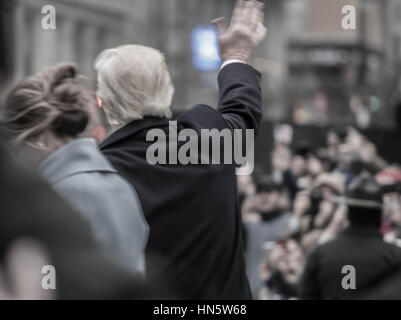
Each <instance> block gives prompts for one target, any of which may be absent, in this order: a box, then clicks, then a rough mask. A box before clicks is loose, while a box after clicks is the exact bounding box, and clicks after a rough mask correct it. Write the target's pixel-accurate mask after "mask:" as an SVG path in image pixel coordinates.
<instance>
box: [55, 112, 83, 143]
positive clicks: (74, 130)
mask: <svg viewBox="0 0 401 320" xmlns="http://www.w3.org/2000/svg"><path fill="white" fill-rule="evenodd" d="M88 122H89V116H88V114H87V112H85V111H84V110H82V109H77V108H74V109H66V110H63V111H62V112H61V113H60V114H59V115H58V116H57V117H56V118H55V119H54V121H53V122H52V125H51V130H52V131H53V132H54V133H55V134H56V135H57V136H59V137H76V136H78V135H79V134H81V133H82V132H84V131H85V129H86V126H87V125H88Z"/></svg>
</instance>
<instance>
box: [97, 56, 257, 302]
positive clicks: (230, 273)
mask: <svg viewBox="0 0 401 320" xmlns="http://www.w3.org/2000/svg"><path fill="white" fill-rule="evenodd" d="M218 79H219V87H220V101H219V107H218V110H215V109H213V108H211V107H209V106H206V105H197V106H195V107H193V108H192V109H190V110H189V111H187V112H185V113H183V114H182V115H181V116H180V117H179V118H178V119H177V127H178V132H180V130H182V129H186V128H192V129H194V130H196V132H198V133H199V132H200V130H201V129H217V130H219V131H221V130H223V129H230V130H233V129H255V130H257V129H258V126H259V122H260V120H261V116H262V112H261V88H260V74H259V73H258V72H257V71H255V70H254V69H253V68H252V67H250V66H249V65H246V64H242V63H232V64H229V65H227V66H225V67H224V68H223V69H222V70H221V71H220V74H219V78H218ZM154 128H158V129H161V130H163V132H164V133H165V135H166V137H169V121H168V119H167V118H165V117H150V116H148V117H145V118H144V119H142V120H140V121H133V122H131V123H129V124H128V125H126V126H124V127H122V128H121V129H119V130H117V131H116V132H114V133H113V134H112V135H111V136H109V137H108V138H107V139H106V140H105V141H104V142H103V143H102V144H101V145H100V147H101V150H102V151H103V152H104V154H105V155H106V156H107V157H108V159H109V160H110V161H111V162H112V164H113V166H115V167H116V168H117V170H118V171H119V173H120V174H122V175H123V176H124V177H125V178H126V179H127V180H128V181H130V182H131V183H132V184H133V185H134V187H135V189H136V191H137V192H138V195H139V199H140V201H141V203H142V207H143V211H144V213H145V216H146V219H147V221H148V223H149V225H150V235H149V243H148V247H147V257H148V258H149V260H148V261H147V263H148V267H149V269H148V275H149V276H150V277H155V278H156V279H159V280H160V281H163V280H165V279H170V280H171V281H172V283H174V285H175V287H177V288H179V289H178V291H179V292H181V294H182V296H183V297H186V298H209V299H214V298H226V299H228V298H231V299H249V298H251V292H250V288H249V283H248V279H247V276H246V273H245V262H244V257H243V241H242V231H241V217H240V208H239V204H238V192H237V182H236V176H235V169H236V166H235V165H234V164H232V165H229V164H228V165H211V164H210V165H207V164H204V165H191V164H189V165H181V164H179V163H178V164H176V165H162V164H156V165H152V164H150V163H149V162H148V161H147V159H146V152H147V149H148V147H149V146H150V145H151V144H152V142H147V141H146V140H147V139H146V136H147V133H148V132H149V130H151V129H154ZM171 139H174V137H171ZM175 139H176V138H175ZM167 141H168V140H167ZM182 144H183V142H179V143H178V148H179V147H180V145H182Z"/></svg>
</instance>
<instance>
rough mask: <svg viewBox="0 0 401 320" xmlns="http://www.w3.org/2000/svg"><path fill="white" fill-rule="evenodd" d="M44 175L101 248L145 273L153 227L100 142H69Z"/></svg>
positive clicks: (48, 161)
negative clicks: (108, 158)
mask: <svg viewBox="0 0 401 320" xmlns="http://www.w3.org/2000/svg"><path fill="white" fill-rule="evenodd" d="M41 172H42V174H43V176H44V177H45V178H46V179H47V180H48V181H49V182H50V184H51V185H52V186H53V188H54V189H55V190H56V191H58V192H59V193H60V194H61V195H62V196H63V197H64V198H65V199H66V200H67V201H68V202H69V203H70V204H71V205H72V206H73V207H75V208H76V209H77V210H78V211H79V212H81V214H82V215H83V217H84V218H85V219H86V220H87V221H88V223H89V224H90V226H91V227H92V230H93V232H94V235H95V237H96V238H97V240H98V241H99V243H100V244H101V246H102V247H103V248H104V249H106V250H107V251H108V252H109V253H111V254H112V255H113V256H114V257H115V258H116V260H117V262H120V264H122V265H124V266H126V267H128V268H129V269H130V270H132V271H134V272H139V273H144V270H145V258H144V249H145V246H146V243H147V238H148V225H147V223H146V221H145V219H144V216H143V213H142V208H141V205H140V202H139V199H138V196H137V194H136V192H135V190H134V188H133V187H132V186H131V185H130V184H128V182H126V181H125V180H124V179H123V178H122V177H121V176H120V175H119V174H118V173H117V171H116V170H115V169H114V168H113V167H112V166H111V164H110V163H109V162H108V160H107V159H106V158H105V156H103V154H102V153H101V152H100V151H99V149H98V147H97V144H96V141H95V140H94V139H91V138H82V139H78V140H75V141H73V142H70V143H68V144H66V145H64V146H63V147H61V148H60V149H58V150H57V151H55V152H54V153H52V154H51V155H50V156H48V157H47V158H46V159H45V160H44V161H43V162H42V164H41Z"/></svg>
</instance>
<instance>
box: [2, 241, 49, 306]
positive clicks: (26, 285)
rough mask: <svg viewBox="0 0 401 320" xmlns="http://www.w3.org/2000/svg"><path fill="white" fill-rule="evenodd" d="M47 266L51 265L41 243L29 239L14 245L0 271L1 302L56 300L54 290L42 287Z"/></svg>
mask: <svg viewBox="0 0 401 320" xmlns="http://www.w3.org/2000/svg"><path fill="white" fill-rule="evenodd" d="M46 265H49V259H48V258H47V256H46V253H45V250H44V248H43V247H42V246H41V245H40V244H39V243H36V242H34V241H33V240H29V239H21V240H17V241H16V242H15V243H13V244H12V245H11V246H10V249H9V250H8V252H7V255H6V259H5V267H4V268H3V270H1V269H0V300H2V299H8V300H47V299H52V298H54V290H46V289H44V288H43V287H42V280H43V277H44V276H45V275H43V274H42V269H43V267H44V266H46ZM5 271H7V272H5Z"/></svg>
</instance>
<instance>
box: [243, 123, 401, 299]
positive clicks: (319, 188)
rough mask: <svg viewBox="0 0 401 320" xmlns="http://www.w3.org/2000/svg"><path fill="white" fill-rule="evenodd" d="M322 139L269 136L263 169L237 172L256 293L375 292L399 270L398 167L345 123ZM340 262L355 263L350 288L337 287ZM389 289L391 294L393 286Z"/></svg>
mask: <svg viewBox="0 0 401 320" xmlns="http://www.w3.org/2000/svg"><path fill="white" fill-rule="evenodd" d="M326 140H327V141H326V145H325V146H322V147H321V148H315V149H312V147H311V146H309V145H308V142H307V141H300V142H298V143H297V144H296V145H290V144H286V143H282V142H276V144H275V146H274V148H273V150H272V151H271V157H270V162H271V172H270V173H269V174H266V175H263V174H260V173H259V174H257V175H255V176H254V177H251V176H247V177H239V181H238V182H239V190H240V199H241V200H242V217H243V223H244V229H245V231H246V232H245V233H246V235H247V236H246V252H247V255H246V256H247V262H248V268H249V269H248V273H249V275H250V281H251V285H252V289H253V293H254V295H255V296H257V297H258V298H259V299H299V298H300V299H302V298H313V299H323V298H326V299H338V298H352V297H355V298H361V297H363V294H368V293H364V292H365V291H366V292H368V291H370V290H372V297H375V295H374V293H373V291H376V290H375V286H376V285H378V284H379V283H380V282H381V281H384V279H385V278H386V277H391V275H392V274H393V273H396V272H397V271H399V270H400V268H401V265H400V263H401V260H400V259H401V256H400V253H401V250H400V249H399V247H400V244H401V242H400V239H399V236H400V230H401V211H400V199H401V198H400V196H401V193H400V191H401V189H400V187H401V167H400V166H399V165H397V164H389V163H387V162H386V161H385V160H384V159H382V158H381V157H380V155H379V154H378V153H377V150H376V147H375V145H374V144H373V143H372V142H370V141H369V140H368V139H367V138H366V137H364V136H363V135H362V134H361V133H359V132H358V130H356V129H355V128H353V127H348V128H337V129H331V130H329V131H328V132H327V139H326ZM359 229H362V230H364V231H362V236H361V237H362V240H361V241H359V240H358V237H357V235H358V234H361V231H360V230H359ZM369 231H371V236H372V237H373V238H374V237H376V238H375V239H376V240H377V242H375V241H373V242H372V241H371V240H372V239H371V238H370V236H369ZM364 232H365V233H364ZM345 235H348V237H349V240H348V241H347V240H346V241H344V240H343V237H344V236H345ZM353 237H356V239H354V238H353ZM346 239H348V238H346ZM351 239H352V240H351ZM382 239H383V240H382ZM358 241H359V242H358ZM337 242H338V243H341V246H340V247H337V246H338V245H339V244H337ZM358 243H359V245H358ZM322 255H323V257H322ZM381 264H382V265H381ZM386 264H387V265H386ZM346 265H353V266H355V268H356V289H358V290H352V289H351V290H344V289H343V288H342V287H341V279H342V277H344V276H345V275H344V274H342V273H341V270H342V267H343V266H346ZM369 272H370V273H369ZM389 286H390V287H391V285H389ZM392 286H393V287H394V290H397V288H395V287H396V286H397V284H396V283H393V284H392ZM359 289H360V290H359ZM389 290H391V289H389ZM361 291H362V292H363V293H362V292H361ZM394 292H395V293H392V294H394V295H393V296H390V297H391V298H397V297H399V294H400V291H399V286H398V291H394ZM397 294H398V296H397ZM376 297H378V298H379V297H380V294H378V295H377V296H376Z"/></svg>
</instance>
